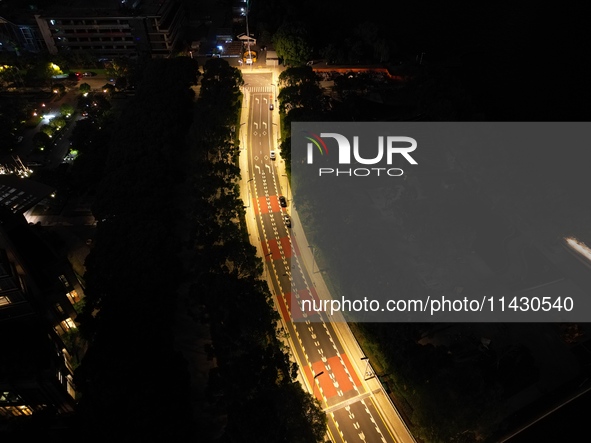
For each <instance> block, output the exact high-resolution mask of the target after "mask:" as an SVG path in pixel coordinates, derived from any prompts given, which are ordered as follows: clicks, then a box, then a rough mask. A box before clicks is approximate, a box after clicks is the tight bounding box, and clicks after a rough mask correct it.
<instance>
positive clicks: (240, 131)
mask: <svg viewBox="0 0 591 443" xmlns="http://www.w3.org/2000/svg"><path fill="white" fill-rule="evenodd" d="M245 124H246V122H244V123H240V128H239V129H238V133H239V134H240V141H241V142H244V148H240V150H241V151H246V141H245V140H244V137H242V126H244V125H245ZM241 145H242V143H241ZM249 181H250V180H249Z"/></svg>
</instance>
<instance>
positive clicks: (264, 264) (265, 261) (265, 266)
mask: <svg viewBox="0 0 591 443" xmlns="http://www.w3.org/2000/svg"><path fill="white" fill-rule="evenodd" d="M270 255H273V253H272V252H269V253H268V254H265V257H263V262H264V263H263V266H264V270H265V274H264V275H263V280H267V260H266V258H267V257H269V256H270Z"/></svg>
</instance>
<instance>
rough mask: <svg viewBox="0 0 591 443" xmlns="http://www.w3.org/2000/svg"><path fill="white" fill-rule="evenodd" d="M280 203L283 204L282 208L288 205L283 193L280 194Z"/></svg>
mask: <svg viewBox="0 0 591 443" xmlns="http://www.w3.org/2000/svg"><path fill="white" fill-rule="evenodd" d="M279 204H280V205H281V207H282V208H286V207H287V200H286V199H285V197H284V196H283V195H280V196H279Z"/></svg>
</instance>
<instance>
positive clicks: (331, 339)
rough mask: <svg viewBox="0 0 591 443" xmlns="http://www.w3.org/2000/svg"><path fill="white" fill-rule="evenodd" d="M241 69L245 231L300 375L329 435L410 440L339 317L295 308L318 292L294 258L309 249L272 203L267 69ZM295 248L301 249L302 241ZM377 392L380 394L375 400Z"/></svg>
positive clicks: (277, 181)
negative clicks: (349, 345)
mask: <svg viewBox="0 0 591 443" xmlns="http://www.w3.org/2000/svg"><path fill="white" fill-rule="evenodd" d="M243 75H244V79H245V86H244V90H245V91H244V92H245V96H246V101H245V108H246V109H243V123H242V124H241V126H240V132H241V133H240V136H241V140H242V143H241V146H242V147H245V148H244V151H243V154H244V153H245V154H246V158H242V159H241V161H242V164H243V165H244V162H246V163H247V167H246V172H247V174H246V175H244V174H243V192H244V194H243V195H244V196H245V197H246V198H245V201H246V202H247V206H246V207H247V219H248V223H247V224H248V229H249V232H250V235H251V236H257V239H258V240H257V241H256V242H254V241H253V243H254V244H257V243H259V242H260V249H259V251H260V253H261V255H262V257H263V259H264V262H265V277H266V279H267V281H268V283H269V285H270V288H271V291H272V292H273V294H274V296H275V297H274V298H275V303H276V306H277V309H278V310H279V311H280V314H281V318H282V322H283V325H284V328H285V329H286V331H287V334H288V342H289V343H288V344H289V345H290V348H291V352H292V358H293V359H294V360H295V361H296V362H297V363H298V365H299V367H300V374H301V376H302V379H303V380H302V381H303V382H304V384H305V386H306V387H307V388H308V391H309V392H310V393H311V394H312V395H314V396H315V397H316V398H317V399H318V400H319V401H320V403H321V405H322V407H323V408H324V410H325V411H326V412H327V415H328V418H329V421H328V433H329V434H330V438H331V441H332V442H335V443H336V442H343V443H344V442H348V443H352V442H369V443H374V442H375V443H377V442H388V443H394V442H414V441H415V440H414V438H413V437H412V435H411V434H410V432H409V431H408V428H407V427H406V426H405V425H404V423H403V422H402V420H401V419H400V416H399V415H398V413H397V412H396V411H395V410H394V408H393V407H392V405H391V403H388V402H385V401H384V396H385V394H384V393H383V390H381V387H377V381H376V380H375V377H374V379H373V385H370V384H369V383H368V382H367V380H364V376H360V373H361V371H359V369H358V368H359V363H357V362H356V364H355V365H354V364H352V361H351V358H352V357H351V356H350V354H349V352H348V351H347V349H346V346H344V345H343V339H342V337H343V330H342V329H343V326H344V328H346V331H348V335H349V340H354V339H352V335H351V332H350V330H349V329H348V327H347V326H346V324H343V323H340V324H334V323H333V322H331V321H329V320H328V319H327V318H326V316H325V315H324V314H322V315H320V314H317V313H305V312H302V310H301V309H300V306H301V300H303V299H310V298H315V299H318V297H319V295H318V293H317V290H316V284H317V283H316V281H315V278H316V277H314V278H311V276H310V274H309V272H308V269H307V267H306V266H305V265H304V260H303V259H302V253H303V252H306V253H307V254H309V251H300V245H299V244H298V240H299V239H300V236H301V235H298V236H297V237H296V236H295V235H290V230H291V229H296V225H295V222H297V221H299V220H298V218H297V214H292V215H293V216H294V219H293V220H294V221H293V223H294V228H289V227H287V226H286V224H285V222H284V214H285V213H287V212H288V209H289V208H290V207H291V205H290V203H291V202H289V199H288V205H287V207H281V205H280V203H279V198H278V197H279V196H280V195H282V193H281V189H282V186H281V183H285V184H286V185H287V176H286V175H285V173H284V169H283V168H282V164H281V161H280V156H279V153H278V152H277V158H276V159H275V160H272V159H271V156H270V151H271V150H272V149H276V144H275V140H276V137H277V135H276V134H277V133H278V131H277V129H278V127H277V125H276V124H275V123H273V120H274V116H275V114H276V113H277V112H278V110H277V109H274V110H271V109H270V106H269V105H270V104H271V103H273V104H274V105H275V103H276V102H275V92H276V91H275V88H276V86H274V85H273V76H272V74H269V73H257V74H248V73H246V72H245V73H244V74H243ZM245 116H248V118H247V119H245ZM275 119H276V121H277V122H278V121H279V120H278V118H277V117H275ZM243 171H244V169H243ZM244 187H246V189H244ZM283 189H287V186H286V187H284V188H283ZM286 194H287V193H286ZM286 197H289V195H286ZM292 210H293V208H292ZM253 224H255V226H253ZM297 228H299V226H298V227H297ZM298 232H300V231H298ZM303 240H305V239H303ZM302 243H303V244H306V243H305V241H304V242H302ZM257 246H258V244H257ZM302 247H304V248H306V249H307V244H306V246H302ZM292 294H293V297H292ZM292 299H293V300H294V302H293V303H292ZM337 329H340V331H337ZM361 364H362V365H365V362H361ZM356 368H357V369H356ZM368 375H371V374H368ZM380 394H381V401H378V397H379V396H380ZM378 403H379V405H378ZM392 423H394V425H393V424H392Z"/></svg>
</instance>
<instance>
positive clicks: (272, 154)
mask: <svg viewBox="0 0 591 443" xmlns="http://www.w3.org/2000/svg"><path fill="white" fill-rule="evenodd" d="M269 157H270V158H271V160H275V159H276V158H277V156H276V155H275V151H271V154H270V155H269Z"/></svg>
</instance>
